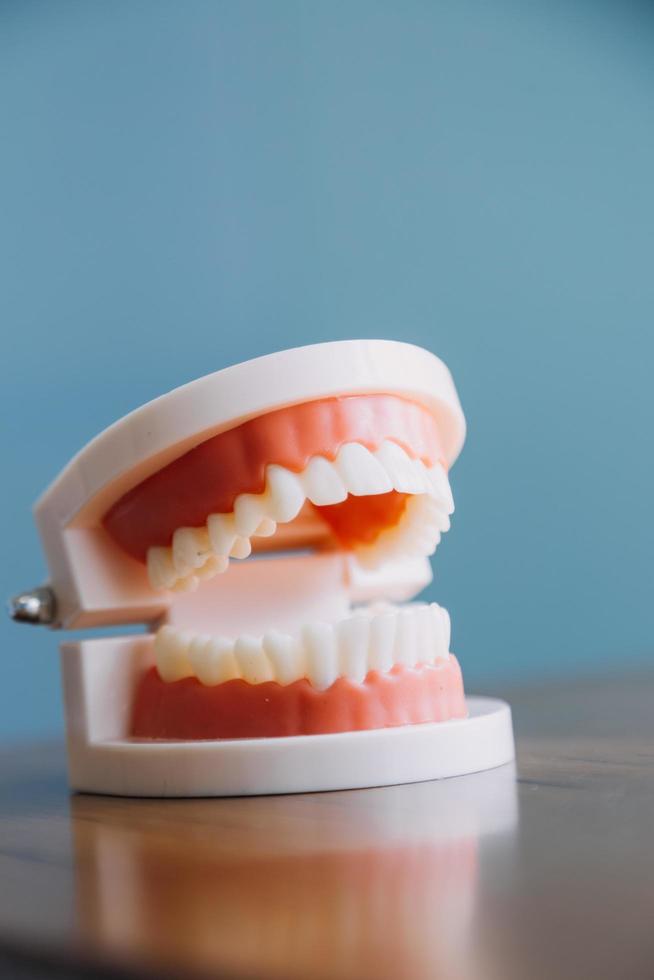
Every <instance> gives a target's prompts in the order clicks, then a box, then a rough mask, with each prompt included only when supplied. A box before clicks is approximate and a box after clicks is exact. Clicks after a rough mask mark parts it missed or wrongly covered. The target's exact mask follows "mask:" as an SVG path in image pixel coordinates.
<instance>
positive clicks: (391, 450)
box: [376, 439, 424, 493]
mask: <svg viewBox="0 0 654 980" xmlns="http://www.w3.org/2000/svg"><path fill="white" fill-rule="evenodd" d="M376 456H377V459H378V461H379V462H380V463H381V465H382V466H383V467H384V469H385V471H386V473H387V474H388V476H389V478H390V480H391V483H392V489H395V490H398V491H399V492H400V493H420V492H421V491H422V490H423V489H424V487H423V481H422V480H421V478H420V475H419V474H418V473H417V472H416V470H414V467H413V460H412V459H411V457H410V456H409V455H408V454H407V453H406V452H405V450H404V449H402V447H401V446H400V445H398V444H397V443H396V442H391V441H390V439H387V440H385V441H384V442H383V443H382V444H381V446H380V447H379V449H378V450H377V452H376Z"/></svg>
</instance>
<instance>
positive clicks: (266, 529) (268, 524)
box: [254, 517, 277, 538]
mask: <svg viewBox="0 0 654 980" xmlns="http://www.w3.org/2000/svg"><path fill="white" fill-rule="evenodd" d="M276 530H277V523H276V521H273V520H272V518H271V517H264V518H263V520H261V521H259V523H258V524H257V527H256V529H255V531H254V534H255V536H256V537H257V538H270V537H272V535H273V534H274V533H275V531H276Z"/></svg>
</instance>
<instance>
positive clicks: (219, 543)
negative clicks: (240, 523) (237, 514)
mask: <svg viewBox="0 0 654 980" xmlns="http://www.w3.org/2000/svg"><path fill="white" fill-rule="evenodd" d="M207 530H208V532H209V542H210V544H211V548H212V550H213V551H214V552H215V554H217V555H223V556H225V555H228V554H229V553H230V551H231V550H232V546H233V544H234V539H235V538H236V528H235V527H234V517H233V516H232V514H211V515H210V516H209V517H208V518H207Z"/></svg>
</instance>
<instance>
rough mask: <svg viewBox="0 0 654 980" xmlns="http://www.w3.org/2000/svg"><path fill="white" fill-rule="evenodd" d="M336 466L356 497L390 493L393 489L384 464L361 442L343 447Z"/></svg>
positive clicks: (349, 490) (349, 489) (348, 488)
mask: <svg viewBox="0 0 654 980" xmlns="http://www.w3.org/2000/svg"><path fill="white" fill-rule="evenodd" d="M335 466H336V469H337V470H338V474H339V476H340V477H341V479H342V480H343V483H344V484H345V486H346V488H347V490H348V492H349V493H351V494H352V496H354V497H366V496H368V495H371V494H377V493H388V492H389V491H390V490H392V489H393V484H392V482H391V479H390V477H389V475H388V473H387V472H386V470H385V469H384V467H383V466H382V464H381V463H380V462H379V460H378V459H376V458H375V457H374V456H373V454H372V453H371V452H370V450H368V449H366V447H365V446H362V445H361V443H359V442H348V443H346V444H345V445H344V446H341V448H340V449H339V451H338V456H337V457H336V462H335Z"/></svg>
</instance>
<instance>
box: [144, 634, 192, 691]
mask: <svg viewBox="0 0 654 980" xmlns="http://www.w3.org/2000/svg"><path fill="white" fill-rule="evenodd" d="M190 642H191V637H190V635H189V634H188V633H182V632H180V631H179V630H176V629H174V628H173V627H172V626H162V627H161V629H160V630H159V632H158V633H157V635H156V637H155V641H154V655H155V659H156V663H157V670H158V671H159V673H160V675H161V677H162V679H163V680H164V681H179V680H182V678H184V677H192V676H193V667H192V666H191V662H190V660H189V658H188V649H189V645H190Z"/></svg>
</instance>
